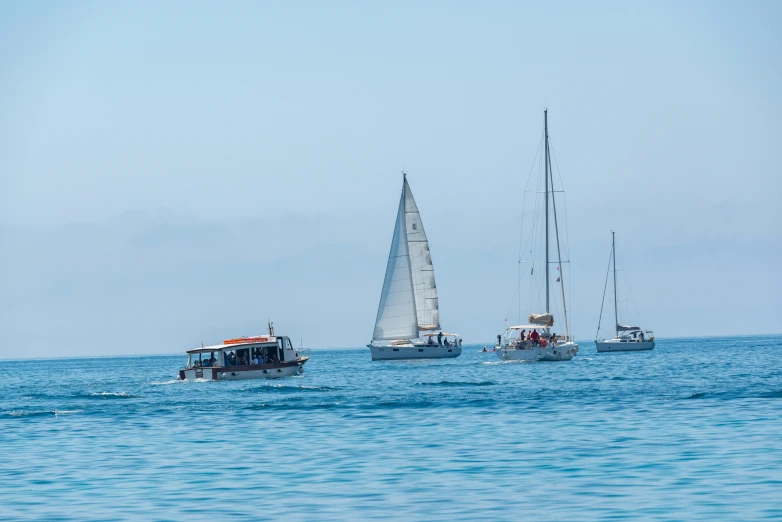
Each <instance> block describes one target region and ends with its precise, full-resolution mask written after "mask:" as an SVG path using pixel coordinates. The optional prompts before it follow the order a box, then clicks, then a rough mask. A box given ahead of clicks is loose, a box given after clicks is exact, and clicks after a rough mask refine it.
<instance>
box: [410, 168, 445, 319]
mask: <svg viewBox="0 0 782 522" xmlns="http://www.w3.org/2000/svg"><path fill="white" fill-rule="evenodd" d="M403 188H404V194H403V197H404V200H405V222H406V225H407V227H406V230H407V249H408V252H409V253H410V269H411V272H412V275H413V291H414V293H415V309H416V312H417V315H418V329H419V330H424V331H426V330H430V331H431V330H439V329H440V307H439V305H438V302H437V285H436V284H435V281H434V266H433V265H432V254H431V253H430V252H429V241H427V239H426V232H425V231H424V223H423V221H421V214H420V213H419V212H418V206H417V205H416V204H415V199H413V193H412V192H411V191H410V185H409V184H408V183H407V178H405V180H404V183H403Z"/></svg>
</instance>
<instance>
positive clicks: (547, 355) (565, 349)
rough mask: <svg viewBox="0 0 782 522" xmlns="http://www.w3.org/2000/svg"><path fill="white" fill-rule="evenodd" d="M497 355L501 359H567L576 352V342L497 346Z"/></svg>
mask: <svg viewBox="0 0 782 522" xmlns="http://www.w3.org/2000/svg"><path fill="white" fill-rule="evenodd" d="M496 350H497V357H498V358H500V359H502V360H503V361H569V360H570V359H572V358H573V357H574V356H575V355H576V354H577V353H578V345H577V344H576V343H570V342H568V343H563V344H560V345H558V346H546V347H545V348H544V347H540V346H535V347H532V348H523V349H518V348H514V347H509V346H498V347H497V348H496Z"/></svg>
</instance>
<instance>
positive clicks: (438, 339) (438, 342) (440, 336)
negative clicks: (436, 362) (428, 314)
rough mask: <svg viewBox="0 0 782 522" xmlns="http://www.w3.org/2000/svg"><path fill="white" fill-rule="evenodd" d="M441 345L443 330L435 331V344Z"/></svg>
mask: <svg viewBox="0 0 782 522" xmlns="http://www.w3.org/2000/svg"><path fill="white" fill-rule="evenodd" d="M442 345H443V332H437V346H442Z"/></svg>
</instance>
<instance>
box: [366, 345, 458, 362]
mask: <svg viewBox="0 0 782 522" xmlns="http://www.w3.org/2000/svg"><path fill="white" fill-rule="evenodd" d="M369 349H370V350H371V351H372V360H373V361H389V360H396V359H448V358H452V357H459V356H460V355H461V354H462V349H461V348H459V347H457V346H370V347H369Z"/></svg>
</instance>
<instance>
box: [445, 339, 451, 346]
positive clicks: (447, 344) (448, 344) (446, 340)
mask: <svg viewBox="0 0 782 522" xmlns="http://www.w3.org/2000/svg"><path fill="white" fill-rule="evenodd" d="M443 346H451V344H450V343H449V342H448V338H447V337H446V338H445V341H443Z"/></svg>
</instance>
